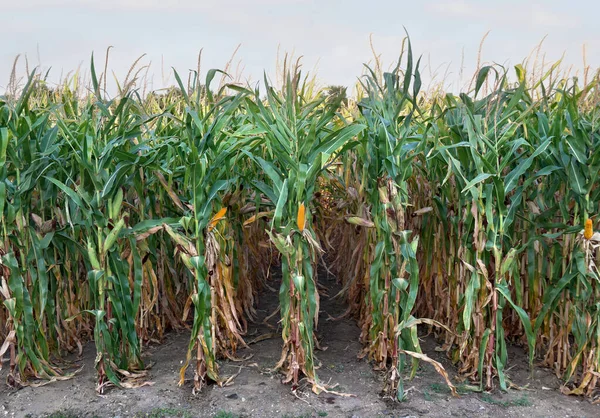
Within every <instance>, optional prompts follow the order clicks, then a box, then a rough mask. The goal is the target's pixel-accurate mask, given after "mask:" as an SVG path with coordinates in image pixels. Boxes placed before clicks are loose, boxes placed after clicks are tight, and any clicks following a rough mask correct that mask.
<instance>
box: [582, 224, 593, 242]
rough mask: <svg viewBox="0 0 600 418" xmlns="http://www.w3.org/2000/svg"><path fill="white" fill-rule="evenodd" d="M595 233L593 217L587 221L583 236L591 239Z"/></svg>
mask: <svg viewBox="0 0 600 418" xmlns="http://www.w3.org/2000/svg"><path fill="white" fill-rule="evenodd" d="M592 235H594V223H593V222H592V220H591V219H588V220H586V221H585V229H584V230H583V236H584V237H585V239H591V238H592Z"/></svg>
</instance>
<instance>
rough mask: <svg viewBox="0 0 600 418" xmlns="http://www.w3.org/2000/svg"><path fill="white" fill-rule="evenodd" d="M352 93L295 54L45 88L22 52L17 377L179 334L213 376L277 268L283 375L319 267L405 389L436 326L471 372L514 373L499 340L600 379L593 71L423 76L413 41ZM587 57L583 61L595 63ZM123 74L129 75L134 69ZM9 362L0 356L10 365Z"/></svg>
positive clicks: (30, 377) (1, 291)
mask: <svg viewBox="0 0 600 418" xmlns="http://www.w3.org/2000/svg"><path fill="white" fill-rule="evenodd" d="M405 47H406V48H403V52H402V55H401V57H400V59H399V60H398V64H397V66H396V67H395V68H393V69H392V70H390V71H389V72H382V71H381V70H380V69H379V66H377V67H376V68H375V69H372V68H370V67H366V70H365V74H364V75H363V76H362V77H361V78H360V79H359V80H360V82H359V83H358V84H357V88H356V90H357V94H356V96H355V97H353V98H347V97H346V96H345V94H344V92H342V91H336V90H335V89H333V90H332V89H320V88H318V87H317V85H316V83H315V81H314V79H312V78H309V77H303V76H302V73H301V72H300V67H299V65H298V64H297V63H296V64H290V63H287V62H286V65H285V66H284V71H283V75H284V80H283V83H282V85H281V87H275V86H273V85H272V84H271V83H270V81H269V79H268V78H267V77H265V79H264V83H263V85H262V89H260V88H258V87H256V88H252V87H250V86H247V85H241V84H239V83H229V84H228V83H225V82H221V84H220V85H219V86H218V87H214V84H215V83H214V82H213V81H214V78H215V77H216V76H217V75H219V73H220V72H219V71H217V70H211V71H209V72H208V73H207V74H206V75H205V76H204V77H203V78H201V76H200V74H199V73H198V72H192V73H191V75H190V79H189V82H188V84H187V85H184V83H183V82H182V81H181V78H180V77H179V75H178V74H177V73H175V78H176V80H177V84H178V85H177V87H174V88H172V89H169V90H168V91H166V92H151V93H149V94H147V95H143V94H141V93H140V91H139V89H136V88H135V82H136V78H135V77H133V78H131V79H130V80H125V82H124V83H123V84H122V85H119V94H118V95H117V96H116V97H114V98H109V97H108V96H107V94H106V92H105V88H106V87H105V86H106V75H105V74H100V75H99V76H98V75H97V73H96V67H95V64H94V60H93V58H92V62H91V71H90V73H91V82H90V86H89V88H88V89H87V90H86V89H85V88H84V87H85V86H84V87H82V86H81V85H80V84H79V83H80V81H79V79H78V78H77V77H73V78H71V79H69V80H67V81H65V82H64V83H62V84H61V85H59V86H58V87H56V88H50V87H49V86H48V83H46V82H45V81H44V79H43V78H42V77H41V76H40V74H39V73H37V72H36V71H35V70H34V71H33V72H32V73H31V74H30V76H29V78H28V79H27V83H26V84H25V85H24V86H23V87H22V88H21V89H19V91H18V93H17V92H16V91H12V92H10V93H7V94H6V95H5V96H2V97H1V98H0V225H1V227H0V257H1V261H0V295H1V300H2V305H1V306H0V343H1V344H0V368H1V367H7V368H8V371H7V383H8V384H9V385H10V386H13V387H20V386H25V385H33V386H35V385H39V384H45V383H47V382H51V381H56V380H63V379H69V378H71V377H72V376H73V375H74V373H76V371H73V370H67V369H64V370H63V367H62V366H63V365H64V364H65V363H64V361H63V359H64V357H65V356H66V355H67V354H68V353H77V352H79V353H81V351H82V350H83V347H84V345H85V343H86V342H88V341H92V340H93V342H94V344H95V347H96V353H97V355H96V362H95V365H96V371H97V382H96V389H97V391H98V392H100V393H102V392H103V391H104V390H105V389H106V388H107V387H108V386H117V387H124V388H133V387H138V386H141V385H143V384H145V382H147V380H148V378H149V376H148V370H147V367H146V365H145V364H144V361H143V358H142V350H143V349H144V347H145V346H146V345H147V344H149V343H150V342H158V343H160V342H161V341H162V340H163V338H164V337H165V333H167V332H169V331H171V330H183V329H188V330H189V331H190V333H191V335H190V341H189V345H188V347H187V353H181V355H182V358H185V361H184V364H183V367H182V368H181V372H180V385H183V384H184V382H185V380H186V371H187V370H188V369H189V368H191V369H192V371H193V376H194V377H193V391H194V392H195V393H196V392H199V391H201V390H202V388H203V387H204V386H205V385H206V384H207V383H208V382H209V381H212V382H216V383H217V384H219V385H220V384H223V383H224V377H223V376H222V374H221V373H220V372H219V359H224V358H228V359H231V360H239V359H238V357H237V350H238V348H240V347H246V342H245V340H244V335H245V334H246V332H247V330H248V322H249V321H253V320H255V318H256V311H255V307H256V304H257V300H258V297H259V296H260V290H261V289H262V288H263V287H264V286H265V285H266V284H267V283H268V282H269V281H270V280H271V278H272V273H273V272H274V271H275V270H279V271H280V272H281V285H280V291H279V301H280V316H281V337H282V340H283V348H282V354H281V358H280V359H279V361H277V359H274V361H273V363H274V364H276V368H277V369H278V370H280V371H281V373H282V374H283V376H284V382H291V383H292V385H293V387H297V385H298V382H299V381H300V380H301V379H306V380H307V381H308V382H310V383H311V384H312V388H313V391H314V392H316V393H319V392H321V391H331V388H330V387H329V386H327V385H326V384H324V383H323V382H321V381H320V380H319V377H318V373H317V369H318V364H319V362H318V359H317V357H316V356H315V351H316V350H317V349H318V348H319V347H318V341H317V340H316V331H317V329H318V318H319V284H318V277H317V266H318V265H319V263H321V262H323V261H324V262H326V263H327V267H328V268H329V269H330V270H331V271H332V272H334V273H335V274H336V276H337V278H338V280H339V281H340V282H341V284H342V286H343V290H342V292H341V293H340V295H339V296H340V297H343V298H345V300H346V301H347V304H348V310H347V313H346V314H347V315H350V316H352V317H353V318H355V319H356V321H357V323H358V324H359V326H360V328H361V337H360V338H361V342H362V344H363V347H364V348H363V351H362V352H361V353H358V354H359V355H361V356H364V357H366V358H367V359H368V360H369V361H371V362H372V363H373V365H374V367H375V368H377V369H379V370H382V371H385V373H386V379H385V388H384V390H385V392H386V393H388V395H389V396H391V397H393V398H394V399H397V400H403V399H404V398H405V396H406V393H405V390H404V381H405V380H406V379H407V378H409V379H410V378H411V377H412V376H414V374H415V372H416V370H417V366H418V364H419V362H421V361H424V362H427V363H430V364H431V365H433V366H434V367H435V368H436V370H437V371H438V372H439V373H440V375H441V378H442V379H444V380H445V382H446V383H447V384H448V386H449V388H450V389H451V391H452V392H453V393H454V394H456V390H455V388H454V385H453V382H452V381H451V379H450V376H449V375H448V373H447V371H446V370H444V368H443V367H442V365H441V364H440V363H439V362H437V361H435V360H433V359H432V358H430V357H429V356H427V355H426V354H425V353H423V351H422V350H421V347H420V343H419V337H420V336H422V335H423V334H424V333H433V334H434V335H435V337H436V339H437V340H438V341H439V343H440V347H441V348H440V350H442V351H444V352H445V353H446V354H447V355H448V357H449V359H451V361H452V363H453V364H455V365H456V366H457V368H458V374H459V376H460V377H461V378H463V379H468V380H469V381H471V382H473V384H474V385H475V386H477V388H478V389H479V390H491V389H493V388H494V387H499V388H500V389H502V390H507V389H509V388H510V387H511V386H512V385H514V383H512V382H511V380H510V376H509V373H507V370H508V368H509V367H510V361H509V358H508V355H507V346H508V345H509V344H513V345H520V346H523V347H524V348H525V349H526V350H527V353H528V355H529V362H530V366H531V367H532V368H533V367H539V366H543V367H548V368H551V369H552V370H553V371H554V372H555V373H556V375H557V376H558V377H560V378H561V379H563V381H564V386H563V388H562V391H563V392H564V393H566V394H574V395H586V396H588V397H591V398H594V397H596V396H597V395H598V390H599V389H600V384H599V382H598V380H599V378H600V351H599V350H600V323H599V318H600V282H599V280H600V276H599V274H600V273H599V272H598V268H597V262H598V245H600V233H597V232H594V224H595V223H596V221H595V220H594V219H595V217H596V214H597V213H598V212H599V211H600V188H598V187H596V184H597V180H598V174H599V172H600V129H599V117H600V111H599V110H598V109H600V107H599V106H598V104H599V102H600V91H599V90H598V85H597V83H598V75H597V74H596V75H595V76H594V77H593V79H592V80H591V81H588V80H587V77H586V80H584V82H583V83H582V82H581V81H580V80H578V79H577V78H571V77H568V76H566V75H564V74H563V73H561V72H560V68H559V65H558V64H556V65H553V66H552V67H551V68H550V69H549V70H548V71H547V72H546V73H544V74H540V75H539V76H537V77H536V76H535V74H531V73H530V74H527V72H526V69H525V68H524V67H523V66H521V65H517V66H516V67H514V74H513V71H512V70H510V71H509V70H507V69H505V68H503V67H500V66H498V65H493V66H484V67H482V68H480V69H479V70H478V72H477V73H476V74H475V77H474V79H473V83H472V86H471V88H469V89H468V91H466V92H464V93H461V94H458V95H455V94H451V93H444V92H442V91H440V90H435V91H422V90H421V84H422V83H421V76H420V71H419V68H420V60H416V61H415V60H414V59H413V53H412V50H411V47H410V42H406V44H405ZM587 74H588V73H587V72H586V75H587ZM128 79H129V77H128ZM6 363H8V364H6Z"/></svg>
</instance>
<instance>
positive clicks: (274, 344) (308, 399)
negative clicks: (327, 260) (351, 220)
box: [0, 275, 600, 418]
mask: <svg viewBox="0 0 600 418" xmlns="http://www.w3.org/2000/svg"><path fill="white" fill-rule="evenodd" d="M319 280H320V282H321V283H322V284H323V285H325V286H327V287H328V288H329V295H335V294H336V293H337V291H338V290H339V286H338V285H337V284H336V283H335V279H334V278H333V277H326V275H321V276H320V279H319ZM277 306H278V295H277V293H276V292H271V291H269V290H266V291H265V292H264V293H263V294H262V295H261V298H260V305H259V307H258V312H259V314H260V318H259V320H258V321H257V323H256V324H252V325H251V326H250V327H249V334H251V335H252V336H249V337H248V338H247V341H251V340H252V339H253V338H255V336H260V335H264V334H267V333H272V332H274V331H275V329H273V328H271V327H268V326H266V325H265V324H264V323H263V322H262V321H263V319H264V318H266V317H268V316H269V315H270V314H271V313H273V312H274V310H275V309H276V307H277ZM344 310H345V306H344V303H343V302H342V301H338V300H335V299H332V298H329V297H328V296H327V295H323V296H322V297H321V314H320V322H319V336H320V337H321V342H322V345H323V346H327V349H326V350H325V351H319V352H317V357H318V360H319V361H320V362H321V367H320V369H319V376H320V378H321V380H322V381H325V382H330V383H331V384H334V383H337V384H339V386H338V387H337V388H336V390H337V391H341V392H344V393H348V394H354V395H356V396H355V397H338V396H334V395H330V394H321V395H319V396H317V395H314V394H313V393H312V392H311V391H310V387H301V388H300V389H299V390H298V391H297V396H295V395H294V394H293V393H292V391H291V387H290V385H283V384H281V383H280V376H279V375H278V374H276V373H273V372H272V371H270V369H271V368H272V367H273V366H274V364H275V363H276V361H277V360H278V359H279V356H280V353H281V339H280V337H279V336H278V335H275V336H274V337H273V338H269V339H266V340H263V341H260V342H257V343H255V344H252V345H250V348H249V349H244V350H240V351H239V352H238V355H239V356H240V357H245V356H248V355H250V354H252V358H251V359H249V360H246V361H244V362H242V363H235V362H231V361H223V362H221V373H222V374H223V375H234V374H236V373H238V372H239V375H238V376H237V377H236V378H235V380H234V382H233V384H232V385H231V386H228V387H223V388H220V387H217V386H214V385H213V386H209V387H208V388H205V389H204V391H203V392H202V393H201V394H198V395H195V396H194V395H192V393H191V383H188V384H186V385H185V386H183V387H178V386H177V379H178V372H179V368H180V366H181V362H182V360H183V359H184V356H185V351H186V346H187V343H188V338H189V334H188V333H179V334H176V333H172V334H170V335H168V336H167V338H166V341H165V342H164V343H163V344H161V345H157V346H153V347H150V348H147V349H146V351H145V353H146V356H147V361H148V362H153V363H155V364H154V366H153V367H152V369H151V378H150V380H151V381H152V382H154V384H153V385H152V386H146V387H142V388H138V389H131V390H118V389H112V390H110V391H108V393H106V394H105V395H103V396H98V395H96V393H95V391H94V387H95V383H94V372H95V371H94V356H95V351H94V346H93V344H88V345H87V346H86V347H85V350H84V355H83V357H82V358H81V359H78V363H79V364H82V365H83V369H82V371H81V372H80V373H79V374H77V375H76V377H74V378H73V379H71V380H67V381H62V382H55V383H52V384H49V385H46V386H43V387H38V388H32V387H26V388H23V389H21V390H12V389H10V388H9V387H8V386H7V385H6V383H5V378H6V371H3V372H0V380H1V383H0V418H1V417H2V416H6V417H25V416H29V417H48V416H51V417H54V418H59V417H65V418H71V417H139V418H141V417H151V418H160V417H186V418H187V417H219V418H234V417H287V418H292V417H298V418H299V417H303V418H308V417H376V416H388V417H451V416H455V417H475V416H477V417H529V418H533V417H598V416H600V405H592V404H590V403H589V402H588V401H586V400H584V399H581V398H575V397H567V396H564V395H562V394H561V393H560V392H559V386H560V381H559V380H558V379H557V378H556V377H555V376H554V375H552V374H551V373H550V372H549V371H547V370H543V369H540V368H536V369H535V371H534V374H533V376H530V373H529V371H528V366H527V359H526V355H525V353H524V352H523V351H522V350H520V349H519V348H513V349H511V351H510V359H509V363H510V365H511V366H513V368H512V369H511V372H509V375H510V377H511V379H512V381H513V382H514V383H515V384H517V385H519V386H522V387H526V388H525V389H524V390H514V389H513V390H510V391H509V392H508V393H501V392H500V391H495V392H493V393H491V394H486V393H474V392H468V391H467V392H466V393H462V394H461V396H460V397H459V398H455V397H452V396H451V395H450V393H449V391H448V390H447V388H446V387H445V385H444V384H443V381H442V379H441V378H440V376H439V375H438V374H437V373H436V372H435V370H434V369H433V367H431V366H430V365H428V364H422V365H421V366H420V368H419V371H418V372H417V375H416V377H415V378H414V379H413V380H412V381H407V382H405V387H406V388H407V389H409V395H408V400H407V401H405V402H401V403H398V402H390V401H388V400H385V399H383V398H382V397H381V396H380V393H379V392H380V390H381V388H382V380H383V378H384V376H383V375H382V373H380V372H376V371H373V369H372V367H371V365H370V364H369V363H368V362H367V361H366V360H364V359H362V360H361V359H358V358H357V354H358V353H359V352H360V350H361V345H360V343H359V342H358V337H359V334H360V331H359V329H358V327H357V325H356V324H355V322H354V321H353V320H351V319H342V320H339V321H327V320H326V319H327V318H328V317H329V316H330V315H331V316H332V317H336V316H338V315H340V314H342V313H343V312H344ZM277 318H278V315H275V316H274V317H273V319H271V320H270V323H271V326H274V327H276V326H277ZM435 346H436V344H435V341H433V340H432V339H431V338H425V339H423V350H424V351H425V353H426V354H428V355H429V356H431V357H432V358H434V359H436V360H438V361H440V362H441V363H442V364H443V365H444V367H445V368H446V370H447V371H448V372H449V374H450V376H451V378H453V380H456V379H455V375H456V369H454V368H453V367H452V365H451V364H450V363H449V362H448V360H447V359H446V357H445V356H444V354H442V353H437V352H436V351H435V350H434V348H435ZM190 377H191V376H190Z"/></svg>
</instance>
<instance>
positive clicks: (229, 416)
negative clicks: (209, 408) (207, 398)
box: [214, 411, 239, 418]
mask: <svg viewBox="0 0 600 418" xmlns="http://www.w3.org/2000/svg"><path fill="white" fill-rule="evenodd" d="M214 418H239V415H236V414H234V413H233V412H227V411H219V412H217V413H216V414H215V416H214Z"/></svg>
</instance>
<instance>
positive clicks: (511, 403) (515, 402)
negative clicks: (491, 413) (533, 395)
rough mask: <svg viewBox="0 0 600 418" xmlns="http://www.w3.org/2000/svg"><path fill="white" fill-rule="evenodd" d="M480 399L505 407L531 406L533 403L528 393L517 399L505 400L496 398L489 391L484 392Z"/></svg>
mask: <svg viewBox="0 0 600 418" xmlns="http://www.w3.org/2000/svg"><path fill="white" fill-rule="evenodd" d="M479 399H481V401H483V402H485V403H489V404H491V405H496V406H501V407H503V408H510V407H529V406H532V405H533V403H532V402H531V400H530V399H529V398H528V397H527V395H523V396H521V397H519V398H517V399H511V400H507V401H503V400H499V399H494V398H493V397H492V396H491V395H490V394H489V393H483V394H482V395H481V397H480V398H479Z"/></svg>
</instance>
